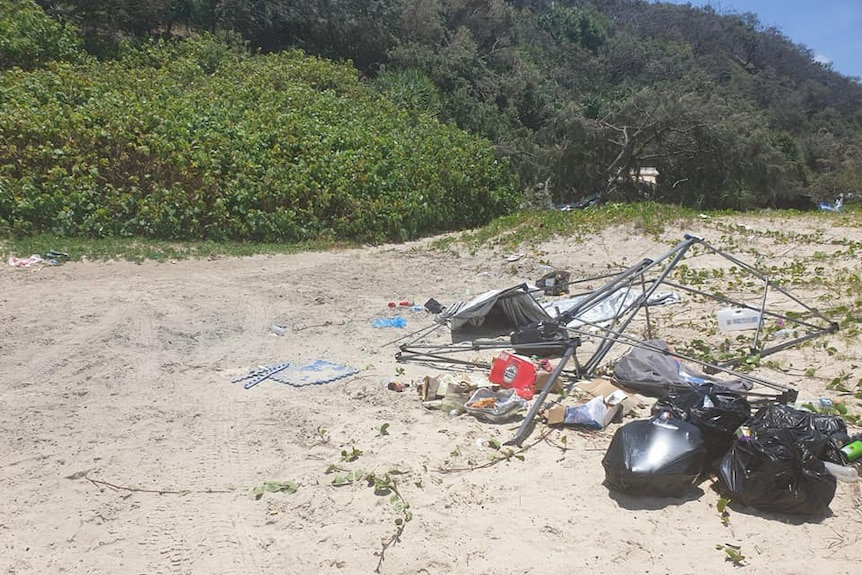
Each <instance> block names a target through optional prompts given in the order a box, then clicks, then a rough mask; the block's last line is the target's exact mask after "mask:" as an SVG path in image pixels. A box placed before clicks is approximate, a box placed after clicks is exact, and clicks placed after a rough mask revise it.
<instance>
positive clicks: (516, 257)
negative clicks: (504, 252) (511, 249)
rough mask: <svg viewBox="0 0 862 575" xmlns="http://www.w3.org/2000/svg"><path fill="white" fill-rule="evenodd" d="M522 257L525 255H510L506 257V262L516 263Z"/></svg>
mask: <svg viewBox="0 0 862 575" xmlns="http://www.w3.org/2000/svg"><path fill="white" fill-rule="evenodd" d="M522 257H524V254H522V253H517V254H510V255H508V256H506V261H507V262H516V261H518V260H519V259H521V258H522Z"/></svg>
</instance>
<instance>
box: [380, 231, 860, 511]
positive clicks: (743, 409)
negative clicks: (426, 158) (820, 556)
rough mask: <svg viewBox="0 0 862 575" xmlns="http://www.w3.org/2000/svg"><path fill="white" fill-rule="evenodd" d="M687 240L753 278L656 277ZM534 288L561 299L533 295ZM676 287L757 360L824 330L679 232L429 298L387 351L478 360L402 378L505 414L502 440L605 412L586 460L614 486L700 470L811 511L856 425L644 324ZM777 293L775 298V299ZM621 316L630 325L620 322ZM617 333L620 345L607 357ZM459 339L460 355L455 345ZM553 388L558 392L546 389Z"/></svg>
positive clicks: (683, 483)
mask: <svg viewBox="0 0 862 575" xmlns="http://www.w3.org/2000/svg"><path fill="white" fill-rule="evenodd" d="M694 246H697V247H698V248H701V249H703V250H706V251H707V252H709V253H711V254H712V255H717V256H721V257H725V258H726V259H728V261H729V262H731V265H732V266H734V269H742V270H744V271H746V272H748V273H750V274H751V276H752V277H753V278H755V279H754V281H751V282H749V283H748V284H746V285H757V284H758V283H761V284H762V293H760V294H757V295H756V296H755V297H754V298H750V299H749V300H748V301H741V300H735V299H730V298H729V297H727V296H726V295H722V294H711V293H707V292H704V291H699V290H697V289H694V288H692V287H690V286H689V285H686V284H685V283H684V282H674V281H672V280H671V278H672V277H674V274H673V272H674V270H675V268H676V267H677V265H678V264H679V262H680V261H682V260H683V258H684V256H685V255H686V253H687V252H688V251H689V249H690V248H692V247H694ZM601 279H604V280H605V283H604V284H603V285H601V287H599V288H598V289H592V288H590V289H589V290H588V291H586V292H584V293H576V294H574V295H570V291H572V289H574V288H576V287H577V286H578V285H580V284H587V285H590V286H592V285H595V284H596V282H597V281H598V280H601ZM538 292H542V293H543V294H544V295H545V296H565V297H566V299H564V300H555V301H551V302H545V303H540V302H539V301H538V300H537V299H536V297H534V294H536V293H538ZM680 292H685V293H687V294H691V295H694V296H696V297H697V298H698V300H699V301H710V300H712V301H713V302H715V303H716V307H717V308H718V309H717V310H716V311H715V319H716V323H717V333H719V334H722V335H725V341H728V340H729V338H727V337H726V334H728V333H730V335H734V336H736V338H737V341H742V342H745V344H747V345H748V346H749V348H748V349H747V350H745V354H747V355H748V356H749V357H751V356H756V357H757V358H758V359H759V358H762V357H764V356H767V355H770V354H772V353H777V352H779V351H783V350H786V349H790V348H791V347H793V346H795V345H798V344H800V343H802V342H805V341H808V340H811V339H813V338H816V337H818V336H820V335H823V334H827V333H833V332H835V331H836V330H837V329H838V325H837V324H836V323H835V322H833V321H830V320H829V319H828V318H826V317H824V316H822V315H821V314H820V313H819V312H818V311H817V310H816V309H814V308H811V307H809V306H807V305H806V304H804V303H803V302H801V301H800V300H799V299H798V298H796V297H795V296H793V295H792V294H791V293H789V292H788V291H786V290H784V289H783V288H782V287H781V286H780V285H778V284H776V283H775V282H771V281H770V279H769V278H768V277H766V276H765V275H763V274H761V273H760V272H758V271H757V270H755V269H754V268H751V267H750V266H747V265H746V264H745V263H743V262H741V261H739V260H738V259H736V258H734V257H733V256H730V255H729V254H725V253H723V252H721V251H719V250H717V249H715V248H713V247H712V246H710V245H709V244H707V243H706V242H705V241H704V240H703V239H701V238H698V237H694V236H685V240H684V241H683V242H681V243H680V244H679V245H677V246H676V247H675V248H674V249H673V250H671V251H670V252H669V253H668V254H666V255H664V256H662V257H661V258H659V259H657V260H650V259H645V260H643V261H642V262H639V263H638V264H635V265H634V266H632V267H631V268H628V269H626V270H624V271H623V272H621V273H619V274H616V275H611V276H606V277H604V278H587V279H583V280H573V279H572V277H571V274H570V273H569V272H561V271H556V270H555V271H551V272H548V273H546V274H544V275H543V276H542V277H541V278H539V279H538V281H536V282H535V284H532V285H531V284H529V283H524V284H520V285H516V286H513V287H510V288H506V289H501V290H492V291H489V292H486V293H484V294H481V295H480V296H478V297H476V298H474V299H472V300H471V301H467V302H457V303H455V304H453V305H451V306H448V307H445V308H443V309H442V310H441V311H440V313H438V314H437V315H436V317H435V325H433V326H431V327H429V328H428V329H427V330H420V332H417V337H416V338H415V339H414V340H413V341H410V342H408V343H405V344H402V345H401V346H400V347H399V351H398V352H397V353H396V356H395V357H396V359H397V361H399V362H418V363H422V364H425V365H432V366H439V367H440V368H441V369H448V370H452V369H462V370H480V371H481V372H482V376H479V377H476V376H474V375H469V376H464V375H462V376H461V377H453V376H450V375H447V376H442V377H440V376H426V377H425V378H424V379H423V381H422V384H421V385H419V386H418V391H419V393H420V397H421V400H422V404H423V405H424V406H425V407H428V408H432V409H433V408H437V409H442V410H444V411H446V412H449V413H450V414H451V415H458V414H462V413H464V414H467V415H470V416H474V417H476V418H477V419H479V420H481V421H483V422H487V423H490V424H495V423H502V422H512V421H517V420H521V425H520V428H519V429H518V431H517V433H516V434H515V436H514V437H513V438H512V439H511V440H509V441H508V442H506V443H507V444H508V445H519V446H520V445H521V444H522V442H523V441H524V440H525V439H526V438H527V437H528V435H529V434H530V432H531V430H532V429H533V427H534V426H535V423H536V422H537V421H543V422H544V423H545V424H547V425H550V426H557V425H560V426H577V427H579V428H582V429H587V430H603V429H606V428H607V427H608V426H609V425H611V424H615V423H616V424H620V425H619V427H618V428H617V429H616V430H615V432H614V434H613V438H612V440H611V442H610V445H609V447H608V449H607V452H606V453H605V455H604V458H603V460H602V464H603V467H604V471H605V479H606V485H607V486H608V487H609V488H610V489H612V490H614V491H617V492H621V493H626V494H630V495H633V496H671V497H679V496H684V495H685V494H687V493H690V492H691V491H692V490H694V489H696V486H697V485H698V484H699V483H700V482H702V481H703V480H704V479H705V478H707V477H710V476H712V477H715V478H716V480H717V484H718V486H719V489H720V490H721V491H722V492H723V493H725V494H726V495H727V496H728V497H729V498H730V499H731V500H732V501H733V502H735V503H737V504H741V505H745V506H748V507H750V508H754V509H758V510H761V511H765V512H778V513H785V514H796V515H802V516H822V515H824V514H825V513H826V512H827V509H828V506H829V503H830V502H831V500H832V498H833V496H834V494H835V490H836V477H838V478H841V479H842V480H849V481H853V480H856V479H857V478H858V472H857V471H856V469H855V467H853V465H854V462H857V463H855V465H857V466H858V465H860V464H862V457H861V456H862V436H860V435H856V436H851V435H850V434H849V433H848V430H847V425H846V423H845V421H844V420H843V419H842V418H841V417H840V415H838V414H836V413H818V411H817V409H816V408H814V407H813V406H812V405H811V404H806V403H803V402H800V401H798V397H797V396H798V391H797V390H796V389H795V388H792V387H789V386H786V385H781V384H778V383H775V382H771V381H768V380H764V379H761V378H758V377H756V376H754V375H752V374H751V373H749V372H747V371H746V370H737V369H735V368H739V367H740V366H743V364H744V362H745V359H746V355H745V354H737V355H735V356H730V357H728V358H727V359H725V360H724V361H717V360H712V359H710V358H703V357H693V356H692V355H687V354H684V353H681V352H678V351H676V350H674V349H673V346H671V345H669V344H668V343H666V342H665V341H662V340H661V339H658V338H650V337H649V336H650V335H651V334H652V333H654V330H653V328H652V322H653V321H654V318H653V317H651V314H650V310H651V309H657V307H658V306H668V305H673V304H676V303H679V302H680V301H682V297H681V296H680ZM435 301H436V300H435ZM752 301H754V302H757V303H751V302H752ZM778 306H781V309H782V310H784V311H782V312H778V311H775V309H776V308H777V307H778ZM792 306H795V307H794V308H793V309H792V311H788V310H791V307H792ZM653 315H657V314H655V312H653ZM635 325H636V326H637V332H638V333H640V334H643V333H645V334H647V337H646V338H639V337H635V336H633V335H631V332H632V331H634V330H633V329H631V327H632V326H635ZM443 326H445V327H448V328H449V331H450V335H451V343H446V344H439V343H430V342H429V340H428V337H427V336H428V334H429V333H430V332H431V331H432V330H435V329H437V328H440V327H443ZM710 329H711V328H710ZM701 330H702V331H703V332H706V331H707V329H706V326H704V327H702V328H701ZM701 343H702V342H701ZM702 345H703V344H702ZM618 348H622V350H623V351H622V353H620V354H618V355H617V356H616V357H615V358H613V359H612V360H610V361H608V358H609V354H610V352H611V350H612V349H615V350H616V349H618ZM465 353H468V354H470V356H471V359H462V357H463V355H464V354H465ZM489 353H490V354H492V355H493V357H491V358H490V359H489V358H488V357H487V354H489ZM483 354H484V355H483ZM579 355H580V356H581V357H579ZM560 391H565V393H555V392H560ZM552 393H555V395H554V396H551V394H552ZM552 398H554V399H552ZM573 401H574V402H575V403H573ZM649 402H652V405H651V407H649V408H648V407H647V404H648V403H649ZM646 409H649V412H648V414H646V416H644V415H645V414H644V413H643V411H644V410H646ZM525 412H526V413H525ZM631 418H634V419H631ZM627 419H628V420H627Z"/></svg>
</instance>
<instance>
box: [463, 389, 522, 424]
mask: <svg viewBox="0 0 862 575" xmlns="http://www.w3.org/2000/svg"><path fill="white" fill-rule="evenodd" d="M526 405H527V402H526V401H524V400H523V399H521V398H520V397H518V395H517V394H516V393H515V390H514V389H504V390H500V391H492V390H490V389H488V388H486V387H485V388H481V389H478V390H476V392H475V393H473V395H472V396H471V397H470V399H469V400H468V401H467V403H466V404H464V408H465V410H466V411H467V413H468V414H469V415H472V416H473V417H475V418H476V419H478V420H481V421H485V422H488V423H506V422H508V421H512V420H513V419H514V418H515V417H516V416H517V414H518V412H519V411H521V410H522V409H524V408H525V407H526Z"/></svg>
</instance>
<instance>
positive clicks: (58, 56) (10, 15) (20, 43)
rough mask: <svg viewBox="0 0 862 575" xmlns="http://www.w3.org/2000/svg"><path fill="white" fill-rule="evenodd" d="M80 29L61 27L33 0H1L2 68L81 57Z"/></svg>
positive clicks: (0, 45) (0, 51)
mask: <svg viewBox="0 0 862 575" xmlns="http://www.w3.org/2000/svg"><path fill="white" fill-rule="evenodd" d="M82 54H83V52H82V43H81V41H80V39H79V37H78V34H77V31H76V30H75V29H74V28H73V27H72V26H71V25H66V26H62V25H60V23H59V22H57V21H56V20H54V19H53V18H51V17H50V16H48V15H47V14H45V12H44V10H42V8H40V7H39V6H38V5H37V4H36V3H35V2H34V1H33V0H0V70H6V69H9V68H12V67H15V66H18V67H20V68H24V69H33V68H36V67H38V66H41V65H43V64H44V63H45V62H49V61H51V60H77V59H79V58H81V57H82Z"/></svg>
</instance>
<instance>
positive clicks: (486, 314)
mask: <svg viewBox="0 0 862 575" xmlns="http://www.w3.org/2000/svg"><path fill="white" fill-rule="evenodd" d="M550 319H551V317H550V316H549V315H548V313H547V312H546V311H545V310H544V309H543V308H542V306H541V305H539V302H537V301H536V300H535V298H533V296H532V295H530V293H529V291H528V289H527V286H526V285H525V284H521V285H517V286H514V287H510V288H507V289H503V290H491V291H488V292H485V293H483V294H481V295H479V296H476V297H475V298H473V299H472V300H470V301H468V302H458V303H456V304H453V305H451V306H449V307H448V308H446V309H445V310H444V311H443V312H442V313H440V314H439V315H438V316H437V321H438V322H439V323H443V322H448V323H449V328H450V330H451V332H452V341H453V342H458V341H465V340H467V339H472V338H475V337H477V336H497V335H508V334H510V333H511V332H512V331H514V330H516V329H518V328H521V327H524V326H527V325H530V324H531V323H535V322H538V321H548V320H550Z"/></svg>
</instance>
